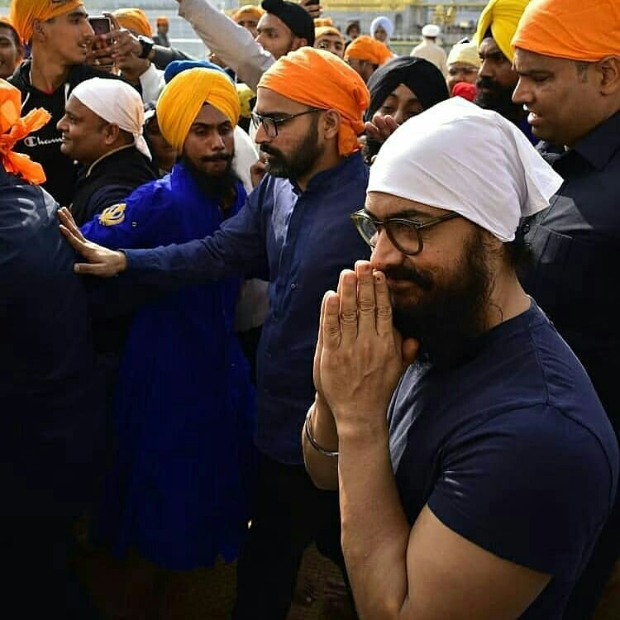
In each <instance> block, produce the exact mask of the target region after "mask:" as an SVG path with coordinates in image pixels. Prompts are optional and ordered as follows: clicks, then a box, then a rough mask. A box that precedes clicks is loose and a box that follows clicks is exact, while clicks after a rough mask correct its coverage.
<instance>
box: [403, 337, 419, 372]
mask: <svg viewBox="0 0 620 620" xmlns="http://www.w3.org/2000/svg"><path fill="white" fill-rule="evenodd" d="M419 350H420V343H419V342H418V341H417V340H416V339H415V338H406V339H405V340H403V342H402V345H401V351H402V360H403V367H406V366H410V365H411V364H413V362H414V361H415V358H416V357H417V356H418V351H419Z"/></svg>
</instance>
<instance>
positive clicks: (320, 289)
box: [67, 47, 369, 620]
mask: <svg viewBox="0 0 620 620" xmlns="http://www.w3.org/2000/svg"><path fill="white" fill-rule="evenodd" d="M188 73H189V72H188ZM181 75H183V74H181ZM181 75H180V76H178V77H177V78H174V79H173V80H172V82H171V83H170V85H169V87H173V86H174V82H175V80H177V79H178V78H179V77H181ZM190 83H191V84H192V85H193V84H194V83H198V82H197V81H192V82H190ZM215 87H216V86H215V84H211V85H210V86H209V88H213V89H214V92H215ZM201 88H202V86H201ZM172 92H173V91H170V93H172ZM202 92H205V91H204V90H203V91H202ZM170 93H168V91H166V92H164V94H163V95H162V99H161V101H162V102H163V103H164V107H166V106H169V107H171V108H172V107H173V108H174V112H180V111H181V110H182V109H183V108H184V107H185V106H187V105H189V95H188V96H185V97H182V96H181V95H179V97H178V98H175V99H174V100H172V99H170V96H171V95H170ZM205 96H206V95H205ZM199 99H200V100H201V102H202V101H203V99H202V97H200V98H199ZM368 99H369V96H368V91H367V89H366V85H365V84H364V82H363V81H362V79H361V78H360V77H359V75H358V74H357V73H356V72H355V71H354V70H353V69H351V67H349V66H348V65H347V64H346V63H345V62H344V61H342V60H340V59H339V58H337V57H336V56H334V55H333V54H330V53H329V52H325V51H322V50H317V49H314V48H311V47H305V48H303V49H300V50H297V51H295V52H291V53H289V54H288V55H286V56H284V57H283V58H280V59H279V60H278V61H277V62H276V63H275V64H274V65H273V66H272V67H271V69H269V70H268V71H267V72H266V73H265V74H264V76H263V78H262V79H261V82H260V85H259V87H258V93H257V104H256V109H255V114H254V115H253V121H254V123H255V124H257V125H258V131H257V134H256V141H257V143H258V144H259V145H260V148H261V151H262V155H263V157H264V159H265V160H266V162H267V164H268V167H269V174H267V175H266V176H265V177H264V178H263V180H262V181H261V183H260V184H259V185H258V187H256V189H255V190H254V191H253V192H252V193H251V194H250V196H249V198H248V201H247V203H246V205H245V207H243V209H241V211H240V212H239V214H238V215H237V216H235V217H232V218H230V219H229V220H227V221H226V222H224V224H223V225H222V227H221V229H220V231H218V233H217V234H215V235H214V236H212V237H206V238H204V239H202V240H201V241H200V242H193V243H190V244H184V245H177V246H169V247H166V248H159V249H155V250H126V251H125V252H116V251H110V250H107V249H105V248H101V247H100V246H97V245H94V244H91V243H86V242H84V241H83V240H81V239H79V236H77V235H71V234H70V232H68V233H67V234H69V238H70V239H71V241H72V243H73V244H74V247H76V249H77V250H78V251H79V252H81V253H83V255H84V256H85V257H86V259H87V260H88V261H89V264H85V263H81V264H79V265H78V266H77V269H78V270H79V272H80V273H93V274H96V275H101V276H109V275H112V274H114V273H118V272H120V271H125V270H127V271H129V272H131V273H132V274H133V277H135V278H137V279H138V280H139V281H141V282H144V283H146V282H150V283H151V284H152V285H153V286H155V287H158V286H168V285H173V283H174V286H178V285H181V284H182V283H184V282H190V281H191V282H193V283H196V282H198V281H201V280H211V279H219V278H222V277H230V276H232V275H240V274H247V273H252V274H256V275H257V276H260V275H261V274H263V275H264V277H265V278H266V279H269V281H270V284H269V301H270V307H269V313H268V315H267V319H266V321H265V324H264V326H263V332H262V336H261V342H260V347H259V353H258V359H257V365H258V373H257V375H258V380H257V394H258V418H257V429H256V433H255V443H256V446H257V448H258V453H259V455H258V466H257V472H256V473H257V480H256V484H257V492H256V494H255V504H254V505H253V506H252V510H251V515H252V527H251V529H250V530H249V532H248V540H247V542H246V545H245V547H244V548H243V549H242V551H241V554H240V557H239V561H238V565H237V567H238V569H237V578H238V579H237V602H236V605H235V610H234V613H233V618H235V620H245V619H251V620H253V619H255V618H269V620H285V618H286V616H287V613H288V610H289V607H290V604H291V597H292V593H293V591H294V589H295V582H296V578H297V572H298V570H299V564H300V561H301V557H302V555H303V551H304V549H305V548H306V547H307V546H308V545H309V544H310V543H311V542H312V541H314V540H317V539H321V537H322V536H324V535H325V532H326V531H328V530H329V531H330V533H332V532H333V530H331V529H330V528H331V527H335V528H336V530H337V527H338V519H337V517H336V516H335V515H336V514H337V513H336V512H334V511H337V498H336V497H335V496H334V495H333V494H329V493H326V492H324V491H320V490H318V489H316V488H315V487H314V486H313V485H312V484H310V481H309V479H308V478H307V474H306V473H305V471H304V467H303V456H302V451H301V429H302V427H303V422H304V419H305V416H306V413H307V411H308V408H309V407H310V405H311V404H312V402H313V399H314V394H315V389H314V386H313V384H312V372H311V371H310V372H309V369H311V368H312V361H313V357H314V350H315V347H316V338H317V328H318V324H319V314H320V299H321V297H322V295H323V293H324V292H325V291H326V290H329V289H334V288H335V287H336V286H337V283H338V276H339V273H340V270H341V269H342V268H343V267H344V266H346V265H352V264H353V263H354V262H355V261H356V260H357V259H359V258H364V257H366V256H368V255H369V250H368V247H367V246H366V245H365V244H364V242H363V241H362V239H361V238H359V235H357V233H356V231H355V227H354V226H353V224H352V223H351V220H350V214H351V213H352V212H354V211H355V209H357V208H359V206H360V205H362V204H363V203H364V199H365V194H366V184H367V181H368V169H367V168H366V166H365V165H364V162H363V159H362V153H361V152H360V150H359V144H358V142H357V135H358V134H359V133H361V132H362V131H363V129H364V124H363V122H362V115H363V111H364V110H365V108H366V106H367V105H368ZM169 101H170V103H168V102H169ZM192 105H194V104H192ZM214 105H222V108H221V109H222V110H224V109H225V108H226V106H227V105H228V104H224V103H219V102H218V103H217V104H216V103H215V102H214ZM159 111H160V106H158V113H159ZM166 112H168V115H169V116H173V114H174V113H173V112H169V111H168V110H166V109H164V121H163V126H162V131H163V132H164V135H166V137H167V138H168V139H169V141H170V142H172V143H175V142H176V143H177V144H179V140H180V139H181V137H182V136H183V135H184V133H185V131H186V127H187V125H188V122H191V120H190V121H188V118H184V119H183V120H179V121H176V120H174V121H171V122H169V121H168V120H167V119H166ZM222 114H224V112H222ZM186 116H187V117H189V116H190V115H189V114H187V115H186ZM160 122H161V121H160ZM185 149H186V150H187V141H186V142H185ZM356 237H357V238H356ZM334 539H335V540H337V539H338V532H337V531H336V532H335V536H334ZM330 540H331V538H330ZM322 542H324V543H325V544H324V545H322V546H321V548H322V549H324V550H325V549H326V545H327V542H326V541H323V540H322ZM336 547H337V548H334V549H332V550H331V551H332V553H333V555H334V559H335V560H336V561H340V563H341V565H342V556H341V555H340V550H339V545H337V546H336Z"/></svg>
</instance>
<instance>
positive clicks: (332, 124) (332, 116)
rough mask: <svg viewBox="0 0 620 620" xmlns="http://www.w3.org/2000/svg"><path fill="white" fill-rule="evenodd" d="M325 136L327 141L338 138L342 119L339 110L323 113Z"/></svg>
mask: <svg viewBox="0 0 620 620" xmlns="http://www.w3.org/2000/svg"><path fill="white" fill-rule="evenodd" d="M322 123H323V136H324V137H325V139H326V140H331V139H333V138H335V137H337V136H338V132H339V131H340V124H341V123H342V117H341V116H340V112H338V110H327V111H325V112H324V113H323V118H322Z"/></svg>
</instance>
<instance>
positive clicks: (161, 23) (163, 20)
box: [155, 15, 170, 26]
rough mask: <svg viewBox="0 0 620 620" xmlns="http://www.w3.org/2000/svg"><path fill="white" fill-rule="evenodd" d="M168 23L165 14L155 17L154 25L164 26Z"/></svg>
mask: <svg viewBox="0 0 620 620" xmlns="http://www.w3.org/2000/svg"><path fill="white" fill-rule="evenodd" d="M169 23H170V22H169V21H168V18H167V17H166V16H165V15H160V16H159V17H157V18H156V19H155V25H156V26H166V25H168V24H169Z"/></svg>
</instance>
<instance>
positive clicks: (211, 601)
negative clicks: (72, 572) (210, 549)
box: [77, 547, 350, 620]
mask: <svg viewBox="0 0 620 620" xmlns="http://www.w3.org/2000/svg"><path fill="white" fill-rule="evenodd" d="M77 568H78V572H79V574H80V575H81V577H82V578H83V580H84V582H85V584H86V585H87V587H88V588H89V590H90V591H91V593H92V594H93V596H94V597H95V600H96V601H97V603H98V605H99V607H100V609H101V610H102V612H103V613H104V615H105V617H106V618H107V619H108V620H155V619H157V620H228V618H229V615H230V610H231V608H232V603H233V599H234V595H235V565H234V563H233V564H228V565H227V564H224V563H223V562H220V563H218V564H217V565H216V566H215V567H214V568H213V569H210V570H206V569H205V570H196V571H193V572H192V573H183V574H181V573H176V574H175V573H169V572H166V573H163V572H162V571H159V570H158V569H156V568H155V567H154V566H153V565H151V564H149V563H147V562H145V561H144V560H141V559H139V558H135V557H134V558H130V559H129V560H127V561H124V562H119V561H117V560H115V559H113V558H111V557H110V556H109V555H108V554H106V553H104V552H102V551H93V552H91V553H90V555H88V556H85V557H83V558H80V559H79V560H78V563H77ZM339 577H340V574H339V570H338V569H337V568H336V566H335V565H334V564H333V563H332V562H330V561H329V560H327V559H325V558H323V557H322V556H321V555H320V554H319V553H318V552H317V551H316V549H315V548H314V547H311V548H310V549H308V551H307V552H306V555H305V556H304V562H303V566H302V570H301V574H300V583H299V586H298V590H299V588H301V587H302V584H303V585H304V586H305V587H306V588H307V586H308V584H310V585H311V586H312V589H313V590H314V591H315V593H316V599H315V600H314V602H313V603H312V604H311V605H309V606H304V605H301V604H294V605H293V608H292V609H291V612H290V614H289V617H288V620H315V619H316V620H319V619H327V618H329V619H330V620H336V619H337V618H342V619H343V620H344V619H345V618H350V613H347V614H344V615H341V614H339V613H336V612H335V611H334V610H333V609H332V608H330V607H328V605H327V602H326V598H325V593H324V585H325V582H326V580H327V579H336V580H338V579H339ZM153 583H157V584H165V585H164V586H161V585H160V587H159V590H158V591H159V592H162V591H163V592H164V594H163V595H162V594H158V593H157V592H154V591H153V588H152V584H153ZM155 587H156V588H157V586H155ZM302 590H303V588H302ZM156 610H158V611H156ZM257 620H262V619H258V618H257ZM265 620H267V619H265Z"/></svg>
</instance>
